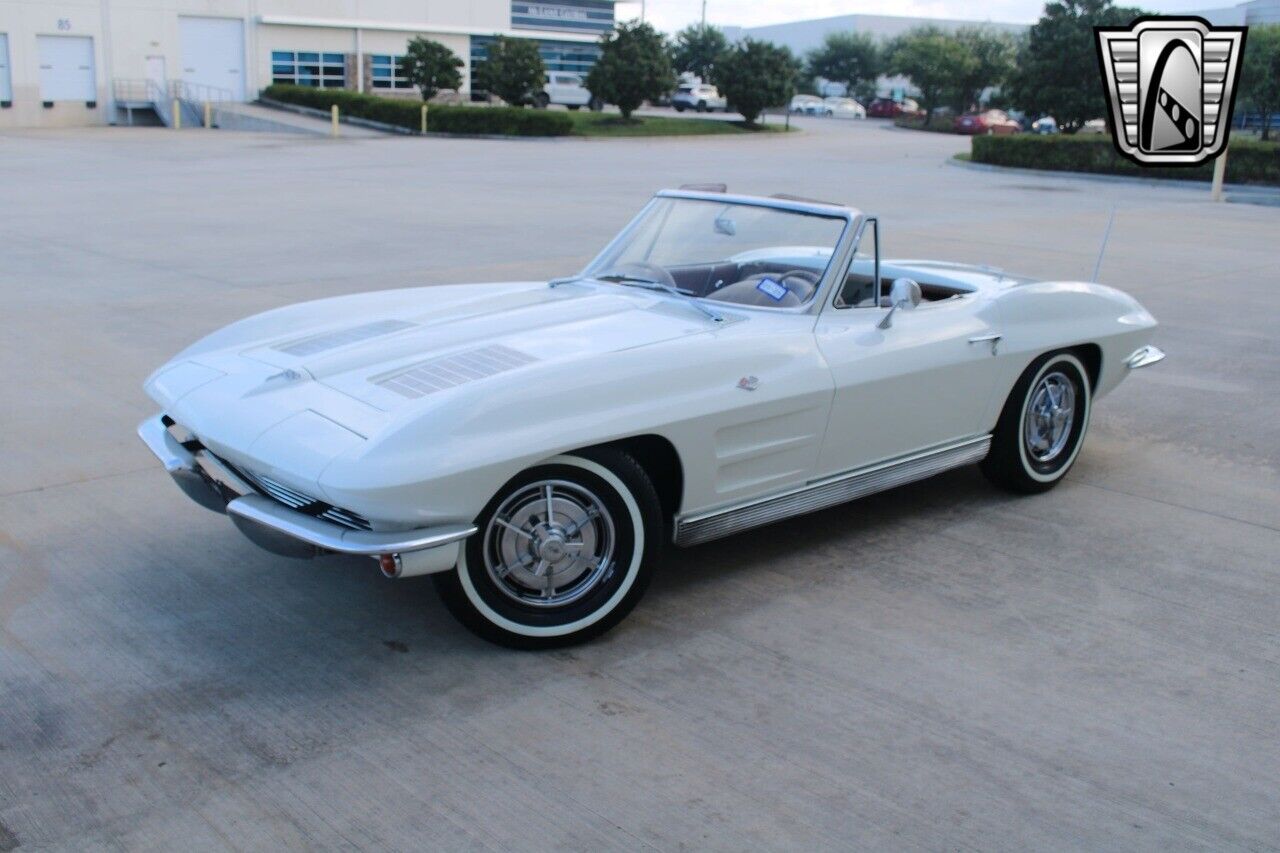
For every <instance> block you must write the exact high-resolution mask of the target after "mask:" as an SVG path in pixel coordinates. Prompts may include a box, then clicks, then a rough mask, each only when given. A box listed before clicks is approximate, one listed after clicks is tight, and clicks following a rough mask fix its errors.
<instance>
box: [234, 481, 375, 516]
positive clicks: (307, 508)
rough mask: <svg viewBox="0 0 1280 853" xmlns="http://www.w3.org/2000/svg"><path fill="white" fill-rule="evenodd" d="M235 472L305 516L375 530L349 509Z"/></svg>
mask: <svg viewBox="0 0 1280 853" xmlns="http://www.w3.org/2000/svg"><path fill="white" fill-rule="evenodd" d="M235 470H236V472H237V473H239V474H240V476H241V477H243V478H244V479H245V480H246V481H247V482H248V483H249V485H251V486H253V487H254V488H256V489H258V490H259V491H260V492H262V494H264V495H266V496H267V497H269V498H271V499H272V500H274V501H276V502H278V503H282V504H284V505H285V506H287V507H289V508H290V509H295V510H297V511H298V512H300V513H303V514H304V515H310V516H314V517H315V518H323V519H324V520H325V521H332V522H333V523H334V524H339V525H341V526H343V527H346V528H348V529H350V530H372V529H373V526H372V525H371V524H369V521H368V520H367V519H366V518H364V516H361V515H358V514H357V513H354V512H352V511H351V510H349V509H342V508H341V507H336V506H334V505H333V504H329V503H325V502H324V501H321V500H317V499H315V498H313V497H311V496H310V495H307V494H303V493H302V492H299V491H298V490H296V489H291V488H289V487H288V486H286V485H284V484H283V483H279V482H277V481H275V480H273V479H271V478H270V477H264V476H263V475H261V474H255V473H253V472H252V471H246V470H245V469H243V468H236V469H235Z"/></svg>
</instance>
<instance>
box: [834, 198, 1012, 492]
mask: <svg viewBox="0 0 1280 853" xmlns="http://www.w3.org/2000/svg"><path fill="white" fill-rule="evenodd" d="M868 225H869V227H868V228H867V229H866V231H865V233H864V236H863V243H864V244H865V243H866V242H867V240H868V238H870V240H871V241H873V242H874V241H875V240H876V239H877V236H878V234H877V231H878V225H877V223H875V221H874V220H870V221H869V223H868ZM879 267H880V264H879V263H878V261H876V260H875V250H872V251H870V252H867V253H866V254H865V255H864V254H862V253H859V255H858V256H857V257H856V258H855V259H854V262H853V264H852V265H851V266H850V269H849V271H848V273H847V274H846V277H845V280H844V282H843V285H844V286H843V287H842V288H841V290H840V291H839V292H837V294H836V298H835V299H834V300H828V302H827V304H826V305H825V306H823V309H822V313H821V314H820V315H819V317H818V322H817V324H816V326H815V330H814V331H815V335H816V337H817V345H818V349H819V350H820V351H821V353H822V355H823V357H824V358H825V359H826V360H827V363H828V365H829V366H830V369H831V372H832V377H833V380H834V386H835V390H834V398H833V401H832V409H831V421H830V424H829V425H828V427H827V432H826V438H825V439H824V441H823V447H822V451H821V454H820V457H819V461H818V470H819V472H820V473H822V474H836V473H841V472H844V471H850V470H854V469H857V468H862V467H864V466H867V465H873V464H875V463H877V462H882V461H886V460H890V459H894V458H897V457H902V456H907V455H910V454H913V453H917V452H921V451H927V450H929V449H932V448H938V447H942V446H945V445H948V444H951V443H954V442H957V441H961V440H964V439H967V438H972V437H975V436H979V435H982V434H984V433H985V432H987V431H988V430H989V429H990V426H991V425H990V424H988V423H985V421H986V419H987V418H988V407H989V404H990V401H991V395H992V394H993V393H994V392H995V389H996V384H997V371H996V361H997V359H996V358H994V357H993V356H994V352H995V349H996V347H997V346H998V343H999V341H998V338H997V337H996V336H998V335H999V330H998V328H997V327H996V323H995V309H994V306H993V304H992V302H991V300H990V298H989V297H988V296H987V295H986V294H984V293H983V292H982V291H981V290H975V291H973V292H971V293H968V294H967V295H963V296H955V297H952V298H950V299H946V300H943V301H934V302H929V301H922V302H921V303H920V304H919V306H917V307H916V308H914V309H909V308H899V309H898V310H896V311H894V312H893V317H892V319H891V322H890V325H889V327H888V328H881V327H880V326H881V322H882V321H883V320H884V318H885V315H886V314H888V313H889V309H888V308H884V307H881V306H880V305H879V302H880V300H879V298H878V296H877V294H876V291H877V290H878V291H879V292H880V293H887V292H888V283H887V282H886V281H883V280H882V281H881V282H880V286H879V287H878V288H876V287H873V286H872V282H873V281H874V279H875V275H876V273H877V272H883V271H881V270H879Z"/></svg>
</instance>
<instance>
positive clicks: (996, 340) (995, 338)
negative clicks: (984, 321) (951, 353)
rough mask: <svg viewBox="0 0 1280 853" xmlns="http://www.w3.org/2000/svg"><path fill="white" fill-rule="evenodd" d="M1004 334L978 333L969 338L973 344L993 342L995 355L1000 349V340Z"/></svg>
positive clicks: (992, 351)
mask: <svg viewBox="0 0 1280 853" xmlns="http://www.w3.org/2000/svg"><path fill="white" fill-rule="evenodd" d="M1003 337H1004V335H978V336H977V337H976V338H969V343H971V344H991V354H992V355H995V354H996V352H997V351H998V350H999V349H1000V340H1001V339H1002V338H1003Z"/></svg>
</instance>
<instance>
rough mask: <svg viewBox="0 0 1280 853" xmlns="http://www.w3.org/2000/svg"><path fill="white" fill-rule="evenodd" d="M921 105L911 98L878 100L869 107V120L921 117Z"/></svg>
mask: <svg viewBox="0 0 1280 853" xmlns="http://www.w3.org/2000/svg"><path fill="white" fill-rule="evenodd" d="M919 114H920V105H919V104H917V103H916V102H915V101H913V100H911V99H910V98H904V99H902V100H901V101H895V100H893V99H892V98H876V99H875V100H874V101H872V102H871V103H870V104H868V105H867V116H868V117H869V118H897V117H898V116H901V115H919Z"/></svg>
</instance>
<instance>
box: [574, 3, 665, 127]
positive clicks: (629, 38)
mask: <svg viewBox="0 0 1280 853" xmlns="http://www.w3.org/2000/svg"><path fill="white" fill-rule="evenodd" d="M675 85H676V75H675V72H674V71H672V70H671V57H670V56H669V55H668V53H667V40H666V39H665V38H664V37H663V36H662V34H661V33H659V32H658V31H657V30H655V29H654V28H653V27H652V26H650V25H649V24H642V23H637V22H634V21H633V22H632V23H629V24H618V26H617V27H616V28H615V29H614V30H613V31H612V32H610V33H606V34H605V35H603V36H601V38H600V59H599V60H597V61H596V64H595V66H593V67H592V69H591V73H590V74H589V75H587V88H588V89H590V90H591V94H592V96H594V97H596V98H600V99H601V100H603V101H606V102H608V103H610V104H617V105H618V109H620V110H622V118H623V120H624V121H629V120H630V119H631V113H632V112H634V111H635V110H636V108H637V107H639V106H640V105H641V104H643V103H644V102H645V101H647V100H656V99H658V98H660V97H661V96H663V95H665V94H666V93H667V92H670V91H671V90H672V89H674V88H675Z"/></svg>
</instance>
